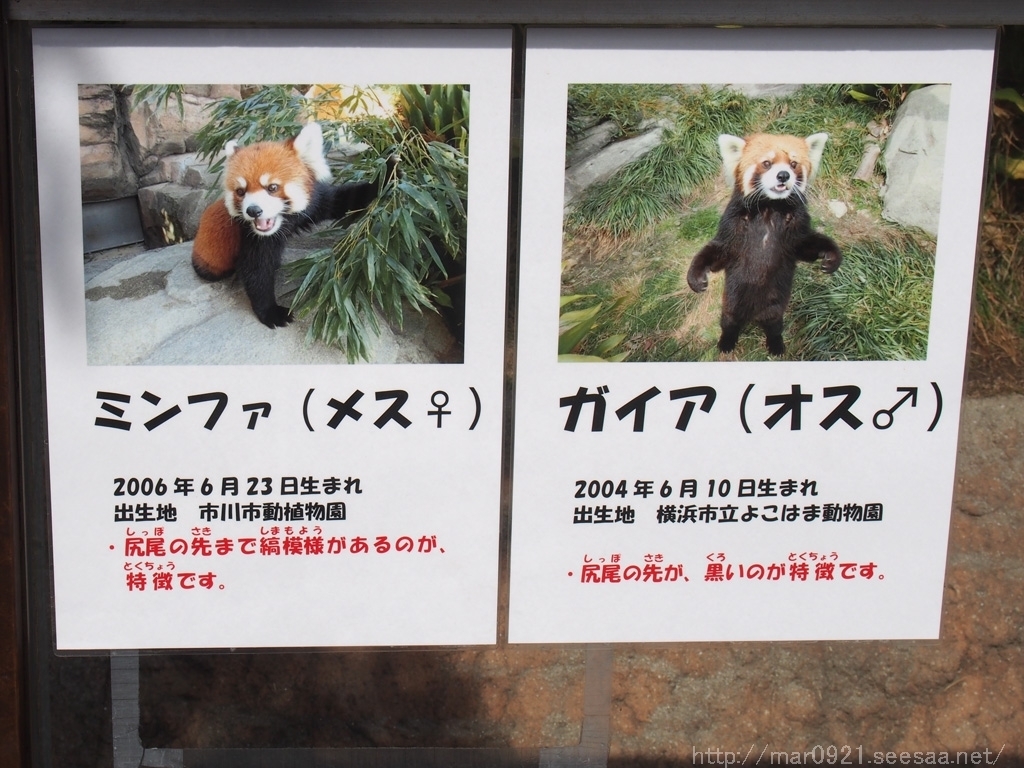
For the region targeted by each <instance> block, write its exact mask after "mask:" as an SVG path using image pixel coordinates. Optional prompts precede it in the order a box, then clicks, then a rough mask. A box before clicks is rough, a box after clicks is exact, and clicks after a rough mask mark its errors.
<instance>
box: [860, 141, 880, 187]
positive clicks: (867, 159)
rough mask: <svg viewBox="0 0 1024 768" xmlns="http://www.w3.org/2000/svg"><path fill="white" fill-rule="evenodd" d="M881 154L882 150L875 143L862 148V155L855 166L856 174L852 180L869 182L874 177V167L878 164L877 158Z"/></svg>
mask: <svg viewBox="0 0 1024 768" xmlns="http://www.w3.org/2000/svg"><path fill="white" fill-rule="evenodd" d="M881 154H882V148H881V147H879V146H878V145H877V144H875V143H873V142H872V143H871V144H868V145H867V146H865V147H864V155H863V156H862V157H861V159H860V165H858V166H857V172H856V173H854V174H853V178H854V179H856V180H857V181H871V180H872V179H873V178H874V177H875V166H876V165H877V164H878V156H879V155H881Z"/></svg>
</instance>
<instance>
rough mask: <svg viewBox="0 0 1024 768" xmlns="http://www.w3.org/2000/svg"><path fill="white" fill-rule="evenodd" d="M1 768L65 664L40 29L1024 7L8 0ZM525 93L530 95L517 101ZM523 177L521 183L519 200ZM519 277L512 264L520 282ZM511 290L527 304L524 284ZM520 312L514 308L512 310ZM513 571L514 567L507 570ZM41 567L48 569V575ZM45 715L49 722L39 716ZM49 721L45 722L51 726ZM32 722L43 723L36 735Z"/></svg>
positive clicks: (763, 20)
mask: <svg viewBox="0 0 1024 768" xmlns="http://www.w3.org/2000/svg"><path fill="white" fill-rule="evenodd" d="M0 2H2V5H0V19H2V28H0V33H2V37H3V40H2V44H0V51H3V58H2V59H0V74H2V79H0V745H2V755H0V764H2V765H4V766H7V765H10V766H28V765H49V764H50V758H49V756H48V755H47V754H46V752H45V746H44V744H41V742H44V743H45V742H46V741H47V740H48V738H49V726H48V723H47V722H34V720H38V714H39V713H40V712H43V711H45V710H46V707H47V706H48V703H49V682H48V675H49V666H48V663H49V659H50V657H51V656H52V645H51V628H50V606H49V598H48V596H49V584H48V583H43V584H38V583H36V584H30V583H29V579H27V578H26V573H27V566H28V563H29V562H30V561H36V560H38V558H43V560H44V562H48V549H47V547H48V544H47V542H48V535H47V528H46V522H45V519H46V515H45V509H46V504H47V490H46V488H47V484H46V460H45V459H46V447H45V439H44V435H43V433H42V430H41V425H42V424H43V423H44V420H45V412H46V404H45V398H44V395H43V392H42V388H41V386H40V372H41V368H42V330H41V327H40V311H39V310H40V298H39V296H38V295H34V294H37V293H38V285H39V279H38V274H37V272H38V263H39V262H38V235H37V232H38V211H37V210H36V208H35V200H36V195H35V175H34V174H35V158H34V149H35V140H34V135H33V134H32V128H31V126H32V123H33V120H32V97H31V86H32V82H31V74H30V71H31V30H32V28H34V27H38V26H49V25H75V26H83V25H136V26H172V27H173V26H184V25H187V26H208V25H219V26H230V27H242V26H254V24H253V23H252V21H253V20H260V23H261V24H262V25H265V26H270V25H272V26H289V27H303V26H310V27H324V26H335V27H352V26H370V25H373V26H382V25H400V26H454V25H465V26H481V25H484V26H512V27H516V28H518V29H520V30H522V29H525V28H526V27H529V26H550V25H557V26H632V27H641V26H715V25H740V26H763V27H773V26H822V27H824V26H829V27H837V26H845V27H853V26H857V27H879V26H923V27H935V26H975V27H991V26H1002V25H1011V24H1024V3H1021V2H1020V0H974V2H971V3H963V2H961V0H903V2H899V3H894V2H892V0H863V2H858V3H849V2H844V3H840V2H828V0H782V1H779V0H760V1H757V0H718V2H714V3H708V2H706V0H638V1H637V2H633V3H623V2H621V0H586V2H583V1H582V0H523V2H512V3H500V2H496V1H495V0H447V2H444V3H433V4H430V3H416V2H411V1H410V0H347V1H346V0H333V2H332V1H331V0H291V2H288V3H281V2H280V0H246V2H237V1H236V0H232V1H230V2H223V1H218V0H177V1H175V0H168V1H167V2H164V3H143V2H138V0H0ZM516 96H517V97H519V96H521V94H517V95H516ZM517 183H518V182H517V180H515V179H514V180H513V189H512V193H513V195H515V194H516V192H517V189H516V186H517ZM513 261H514V260H513ZM514 276H515V267H514V264H513V267H512V270H511V271H510V278H512V277H514ZM512 282H513V284H512V285H511V286H510V291H512V292H513V294H510V295H511V296H512V298H514V291H515V286H514V281H512ZM512 305H513V306H514V302H512ZM503 568H507V564H503ZM37 572H38V571H37ZM32 713H35V714H36V716H37V717H36V718H33V717H32ZM42 719H43V720H46V718H42ZM30 726H31V727H30Z"/></svg>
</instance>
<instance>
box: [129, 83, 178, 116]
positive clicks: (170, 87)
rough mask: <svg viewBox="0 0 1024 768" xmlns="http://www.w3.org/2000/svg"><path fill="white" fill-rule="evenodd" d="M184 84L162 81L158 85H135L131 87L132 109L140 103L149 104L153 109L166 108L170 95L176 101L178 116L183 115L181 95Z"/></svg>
mask: <svg viewBox="0 0 1024 768" xmlns="http://www.w3.org/2000/svg"><path fill="white" fill-rule="evenodd" d="M184 94H185V86H184V85H180V84H178V83H162V84H159V85H155V84H152V85H136V86H134V87H133V88H132V109H135V108H136V107H138V106H139V105H140V104H149V105H150V106H151V107H152V108H153V109H154V110H156V109H167V105H168V103H170V100H171V97H174V99H175V100H176V101H177V103H178V116H179V117H183V116H184V115H185V102H184V100H183V96H184Z"/></svg>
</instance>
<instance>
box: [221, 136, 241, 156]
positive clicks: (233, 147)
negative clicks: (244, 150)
mask: <svg viewBox="0 0 1024 768" xmlns="http://www.w3.org/2000/svg"><path fill="white" fill-rule="evenodd" d="M239 149H241V147H240V146H238V142H237V141H235V140H234V139H232V140H231V141H229V142H228V143H227V144H225V145H224V157H231V156H232V155H233V154H235V152H237V151H238V150H239Z"/></svg>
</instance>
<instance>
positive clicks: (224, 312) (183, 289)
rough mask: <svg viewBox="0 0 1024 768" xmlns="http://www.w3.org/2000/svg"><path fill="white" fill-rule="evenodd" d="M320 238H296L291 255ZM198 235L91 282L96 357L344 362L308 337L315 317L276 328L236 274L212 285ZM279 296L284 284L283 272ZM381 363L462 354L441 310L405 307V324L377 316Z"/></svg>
mask: <svg viewBox="0 0 1024 768" xmlns="http://www.w3.org/2000/svg"><path fill="white" fill-rule="evenodd" d="M316 246H317V244H316V243H313V242H311V241H306V242H305V243H303V242H302V241H298V246H297V247H295V248H291V247H290V248H289V250H288V251H287V252H286V259H294V258H296V257H297V256H300V255H303V253H305V252H309V251H310V250H312V249H313V248H314V247H316ZM191 251H192V248H191V243H188V242H186V243H181V244H178V245H172V246H169V247H166V248H159V249H156V250H151V251H145V252H143V253H140V254H138V255H135V256H133V257H132V258H121V259H118V260H116V261H115V262H114V263H113V265H112V266H110V268H109V269H106V270H103V271H99V269H100V268H99V267H98V266H97V263H96V262H93V263H92V264H90V270H89V272H90V274H92V275H93V276H92V277H91V278H90V279H88V280H87V282H86V284H85V291H86V292H85V296H86V302H85V304H86V335H87V339H88V344H87V347H88V360H89V364H90V365H247V364H248V365H271V364H274V365H313V364H325V365H327V364H329V365H339V364H344V363H347V362H348V361H347V359H346V357H345V352H344V350H340V349H337V348H334V347H328V346H326V345H324V344H321V343H318V342H307V341H306V331H307V329H308V327H309V321H308V320H304V319H298V320H296V321H294V322H293V323H292V324H291V325H288V326H287V327H285V328H278V329H276V330H271V329H270V328H267V327H266V326H264V325H262V324H261V323H260V322H259V321H258V320H257V319H256V317H255V316H254V315H253V313H252V309H251V307H250V306H249V300H248V298H247V297H246V295H245V291H244V290H243V288H242V286H241V284H240V283H239V281H238V280H237V279H227V280H223V281H221V282H217V283H208V282H205V281H203V280H201V279H200V278H199V277H197V276H196V274H195V272H194V271H193V270H192V264H191V260H190V259H191ZM278 277H279V287H278V292H277V293H278V296H279V297H280V296H282V294H283V293H284V290H285V286H283V285H282V284H281V283H283V276H282V274H281V273H279V274H278ZM377 321H378V323H379V325H380V329H381V330H380V334H379V336H378V337H377V338H376V339H375V340H371V342H370V349H371V354H372V358H371V361H372V362H374V363H438V362H460V361H461V360H462V353H461V350H460V348H459V346H458V344H457V343H456V342H455V341H454V339H453V338H452V336H451V334H450V333H449V332H448V330H447V328H446V327H445V325H444V323H443V321H442V320H441V318H440V317H439V316H437V315H436V314H433V313H430V312H424V313H423V314H418V313H416V312H415V311H411V310H410V311H407V312H406V315H405V323H404V328H403V329H402V330H401V331H399V330H396V329H393V328H391V327H390V326H389V325H388V323H387V322H386V321H385V320H384V318H383V317H381V316H378V317H377Z"/></svg>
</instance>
